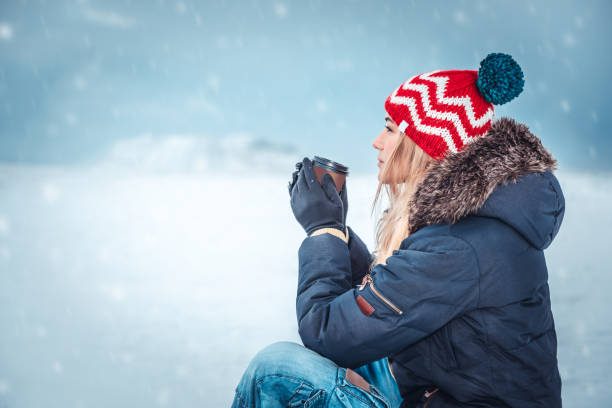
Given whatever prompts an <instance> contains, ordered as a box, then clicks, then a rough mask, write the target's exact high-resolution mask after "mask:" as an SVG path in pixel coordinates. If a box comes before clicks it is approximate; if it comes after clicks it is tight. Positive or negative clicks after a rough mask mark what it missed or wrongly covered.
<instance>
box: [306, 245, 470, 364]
mask: <svg viewBox="0 0 612 408" xmlns="http://www.w3.org/2000/svg"><path fill="white" fill-rule="evenodd" d="M298 256H299V278H298V293H297V300H296V306H297V307H296V311H297V318H298V329H299V334H300V337H301V339H302V342H303V343H304V346H306V347H308V348H309V349H311V350H314V351H316V352H317V353H319V354H321V355H323V356H325V357H327V358H329V359H331V360H332V361H334V362H335V363H336V364H338V365H340V366H343V367H348V368H356V367H359V366H361V365H363V364H366V363H369V362H372V361H375V360H378V359H380V358H383V357H385V356H388V355H390V354H392V353H394V352H397V351H400V350H401V349H403V348H405V347H408V346H410V345H411V344H413V343H416V342H417V341H419V340H421V339H422V338H424V337H425V336H427V335H429V334H431V333H433V332H434V331H436V330H437V329H439V328H440V327H442V326H444V325H445V324H446V323H448V322H449V321H450V320H452V319H453V318H455V317H457V316H459V315H461V314H463V313H465V312H466V311H468V310H470V309H473V308H475V307H476V306H477V302H478V281H479V280H478V276H479V270H478V264H477V261H476V256H475V254H474V252H473V249H472V248H471V246H470V245H469V244H468V243H467V242H465V241H464V240H462V239H460V238H456V237H453V236H450V235H437V236H432V237H422V238H420V239H416V240H414V241H412V242H411V243H410V244H409V245H408V247H407V248H405V249H400V250H396V251H394V254H393V255H392V256H390V257H389V258H387V260H386V265H383V264H378V265H376V266H375V267H374V269H373V270H372V272H371V274H370V275H371V277H372V282H371V283H369V284H367V285H365V286H364V287H363V288H359V287H352V285H351V283H352V282H351V280H352V277H351V254H350V252H349V248H348V246H347V244H346V243H345V242H343V241H342V240H340V239H338V238H337V237H334V236H332V235H330V234H323V235H319V236H315V237H308V238H306V239H305V240H304V241H303V242H302V245H301V246H300V249H299V251H298Z"/></svg>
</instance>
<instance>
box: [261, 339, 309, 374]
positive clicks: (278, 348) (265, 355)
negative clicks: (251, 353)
mask: <svg viewBox="0 0 612 408" xmlns="http://www.w3.org/2000/svg"><path fill="white" fill-rule="evenodd" d="M304 350H305V347H304V346H302V345H300V344H297V343H293V342H290V341H279V342H276V343H272V344H270V345H268V346H266V347H264V348H263V349H261V350H260V351H259V352H258V353H257V354H255V357H253V359H252V360H251V362H250V364H249V367H250V368H252V369H254V370H257V371H266V372H269V371H273V370H274V368H278V367H280V366H283V365H285V364H286V363H287V362H288V361H292V360H293V359H292V356H297V355H300V354H302V353H303V352H304Z"/></svg>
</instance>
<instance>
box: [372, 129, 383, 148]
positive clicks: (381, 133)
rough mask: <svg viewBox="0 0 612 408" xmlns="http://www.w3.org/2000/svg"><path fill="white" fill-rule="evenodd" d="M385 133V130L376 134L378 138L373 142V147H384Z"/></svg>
mask: <svg viewBox="0 0 612 408" xmlns="http://www.w3.org/2000/svg"><path fill="white" fill-rule="evenodd" d="M383 134H384V132H380V134H379V135H378V136H376V139H374V141H373V142H372V147H374V148H375V149H376V150H382V149H383V143H382V137H383Z"/></svg>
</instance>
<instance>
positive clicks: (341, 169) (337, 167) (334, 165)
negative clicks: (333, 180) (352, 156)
mask: <svg viewBox="0 0 612 408" xmlns="http://www.w3.org/2000/svg"><path fill="white" fill-rule="evenodd" d="M313 164H315V165H317V166H319V167H321V168H324V169H326V170H330V171H333V172H336V173H341V174H346V175H348V167H346V166H343V165H342V164H340V163H338V162H335V161H333V160H329V159H326V158H325V157H321V156H315V157H314V159H313Z"/></svg>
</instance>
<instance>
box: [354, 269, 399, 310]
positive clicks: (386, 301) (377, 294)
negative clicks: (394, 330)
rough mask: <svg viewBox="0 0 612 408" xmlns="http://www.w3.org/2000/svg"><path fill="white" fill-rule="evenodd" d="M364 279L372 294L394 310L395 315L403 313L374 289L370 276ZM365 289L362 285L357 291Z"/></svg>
mask: <svg viewBox="0 0 612 408" xmlns="http://www.w3.org/2000/svg"><path fill="white" fill-rule="evenodd" d="M365 279H366V282H367V283H369V284H370V289H372V293H374V294H375V295H376V296H377V297H378V298H379V299H380V300H382V301H383V302H385V303H386V304H387V305H388V306H389V307H390V308H391V309H393V310H395V312H396V313H397V314H402V313H404V312H402V311H401V309H400V308H399V307H397V306H395V305H394V304H393V303H391V301H390V300H389V299H387V298H386V297H384V296H383V295H382V294H381V293H380V292H379V291H378V290H377V289H376V288H375V287H374V280H373V279H372V276H370V274H367V275H365ZM364 288H365V285H362V286H361V287H360V288H359V290H363V289H364Z"/></svg>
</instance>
